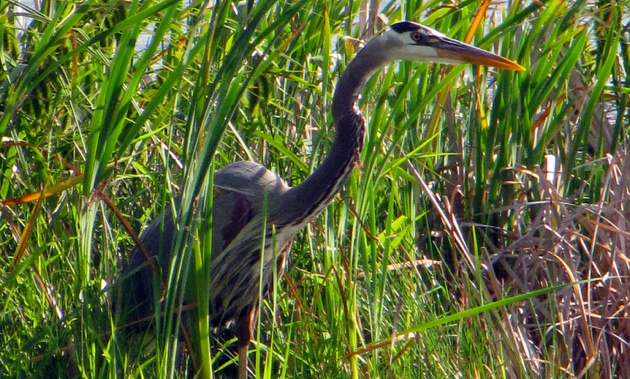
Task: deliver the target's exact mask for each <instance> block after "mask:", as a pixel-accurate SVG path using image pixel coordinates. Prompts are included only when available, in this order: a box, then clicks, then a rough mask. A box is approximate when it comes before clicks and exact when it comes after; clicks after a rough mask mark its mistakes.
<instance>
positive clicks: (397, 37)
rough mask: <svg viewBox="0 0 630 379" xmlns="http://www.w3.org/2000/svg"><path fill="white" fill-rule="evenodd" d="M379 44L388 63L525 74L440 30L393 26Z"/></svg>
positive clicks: (514, 65) (516, 66) (405, 23)
mask: <svg viewBox="0 0 630 379" xmlns="http://www.w3.org/2000/svg"><path fill="white" fill-rule="evenodd" d="M375 40H378V44H379V45H380V46H381V49H382V51H383V53H384V54H385V55H387V58H388V60H407V61H416V62H434V63H446V64H460V63H472V64H478V65H483V66H493V67H498V68H502V69H507V70H516V71H522V70H524V68H523V67H522V66H521V65H519V64H518V63H516V62H513V61H511V60H509V59H507V58H503V57H501V56H499V55H496V54H493V53H490V52H488V51H485V50H482V49H479V48H477V47H474V46H472V45H469V44H466V43H463V42H460V41H457V40H454V39H452V38H449V37H447V36H445V35H444V34H442V33H440V32H438V31H437V30H434V29H431V28H428V27H426V26H423V25H420V24H417V23H415V22H409V21H403V22H398V23H395V24H393V25H391V26H390V27H389V28H388V29H386V30H385V31H383V32H382V33H381V34H380V35H379V36H378V37H377V38H375Z"/></svg>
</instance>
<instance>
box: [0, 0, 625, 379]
mask: <svg viewBox="0 0 630 379" xmlns="http://www.w3.org/2000/svg"><path fill="white" fill-rule="evenodd" d="M362 5H363V4H362V3H360V2H347V1H343V0H342V1H339V2H332V3H330V4H326V5H324V4H321V2H316V1H299V2H298V1H296V2H275V1H260V2H239V3H229V2H226V3H225V4H223V2H217V3H216V4H215V3H209V2H193V3H192V4H190V5H184V4H182V3H181V2H177V1H173V0H167V1H142V2H140V1H137V0H133V1H129V2H119V1H107V0H105V1H100V2H97V1H93V0H87V1H84V2H82V3H74V2H63V1H57V2H49V3H45V6H43V7H42V8H41V9H29V8H19V7H18V6H17V3H16V2H14V1H1V2H0V9H1V10H2V18H3V20H2V22H0V35H1V36H2V38H1V39H0V64H1V65H2V69H1V70H0V135H2V142H1V145H0V174H1V176H0V201H1V203H0V212H1V213H0V246H2V249H1V252H2V253H3V254H1V255H0V294H1V296H2V297H3V299H4V301H3V302H2V310H1V312H0V341H1V344H2V346H3V348H2V350H1V351H0V376H2V377H14V378H20V377H85V378H92V377H99V378H101V377H156V378H163V377H173V376H186V369H185V368H183V367H184V366H186V365H192V363H191V362H190V361H188V360H186V355H185V356H184V358H182V357H181V356H180V355H179V353H178V350H181V343H178V342H177V340H176V339H174V338H172V331H173V330H176V329H177V327H176V326H177V325H179V321H178V319H177V317H175V316H170V314H171V313H169V316H168V317H166V318H164V320H162V321H161V322H162V323H161V324H160V325H158V327H157V328H156V329H155V330H154V331H151V332H149V335H148V336H145V337H148V338H153V337H156V338H155V340H154V343H153V348H150V349H149V348H144V347H141V345H142V344H141V343H140V339H141V338H142V337H143V336H136V337H133V339H132V340H130V339H127V338H121V336H120V335H114V334H112V333H111V331H112V328H113V327H114V320H113V316H112V314H111V312H110V310H109V307H108V306H107V296H108V294H107V292H106V291H104V290H103V288H104V287H105V284H106V283H112V282H113V280H114V279H115V278H116V277H117V275H118V274H119V270H120V262H121V260H123V259H125V258H126V257H128V254H129V252H130V251H131V249H132V248H133V246H134V242H133V238H134V237H135V236H134V234H139V233H140V231H141V230H142V229H143V227H145V226H146V225H148V224H149V222H150V221H151V220H152V219H153V218H154V217H155V215H156V214H158V212H160V211H161V210H163V209H164V208H166V207H170V206H172V198H173V197H174V196H176V195H179V194H181V195H182V201H183V204H184V206H183V209H185V210H186V212H184V213H183V214H181V215H180V217H179V218H178V220H177V221H178V224H179V226H180V228H179V229H180V231H179V232H178V235H177V241H178V244H177V248H176V249H177V251H178V252H180V253H179V254H178V256H179V257H180V258H181V259H179V260H177V261H175V262H174V263H173V265H172V267H171V271H170V272H171V276H170V278H169V283H168V288H169V291H168V292H167V297H166V302H167V303H168V304H169V307H170V308H169V309H175V308H177V306H178V304H179V303H181V298H182V294H183V291H185V290H186V289H185V288H184V287H183V286H179V285H178V283H179V282H180V280H179V279H181V278H182V277H184V276H190V277H191V278H192V282H193V283H196V285H195V287H196V288H195V289H196V291H197V294H198V295H197V296H199V298H200V299H201V300H200V302H203V296H207V293H208V291H209V290H210V289H208V288H207V282H206V281H204V280H203V273H204V272H206V270H207V269H208V267H207V262H208V260H207V259H204V256H205V255H204V254H207V253H209V252H207V251H206V250H204V249H203V248H202V247H203V246H208V239H209V238H210V236H209V235H208V234H209V233H206V232H205V229H204V223H203V222H201V221H200V220H203V219H205V216H204V215H205V214H208V210H209V209H211V205H212V204H211V196H206V195H207V194H211V192H210V191H209V190H208V188H210V187H211V184H212V175H210V174H211V173H212V172H213V171H214V170H215V169H218V168H220V167H222V166H224V165H226V164H228V163H230V162H233V161H236V160H248V159H251V160H255V161H258V162H260V163H262V164H264V165H265V166H266V167H268V168H270V169H272V170H273V171H275V172H276V173H277V174H278V175H280V176H281V177H282V178H284V179H285V180H286V181H287V182H288V183H289V184H291V185H296V184H298V183H300V182H301V181H303V180H304V178H306V177H307V176H308V175H309V173H310V172H311V171H312V170H314V168H316V167H317V166H318V164H319V163H320V162H321V161H322V160H323V158H324V157H325V155H326V152H327V151H328V150H329V149H330V147H331V144H332V140H333V138H334V129H333V127H332V116H331V115H330V113H329V106H330V103H331V100H332V91H333V89H334V84H335V81H336V79H337V78H338V77H339V75H340V73H341V72H342V71H343V68H344V67H345V66H346V64H347V62H348V61H349V60H350V59H351V58H352V57H353V56H354V55H355V53H356V51H357V50H358V49H359V45H358V41H359V40H361V39H365V40H367V39H369V38H370V36H371V35H373V34H374V33H376V32H378V31H379V30H381V29H383V28H384V27H386V25H387V22H385V21H384V20H389V22H395V21H399V20H403V19H408V20H414V21H420V22H422V23H424V24H426V25H427V26H431V27H434V28H436V29H438V30H441V31H442V32H444V33H446V34H447V35H449V36H451V37H453V38H457V39H460V40H463V39H464V38H465V36H466V34H467V33H468V32H470V31H471V30H470V29H471V24H472V22H471V20H472V19H473V18H474V17H475V15H476V14H477V13H478V11H479V9H480V8H479V7H480V4H479V3H478V2H476V1H464V2H460V3H458V4H457V5H456V6H452V4H451V3H448V4H447V3H442V2H440V1H429V2H404V3H403V4H402V5H401V4H396V3H391V4H390V3H387V4H382V10H381V12H382V13H380V14H379V15H380V17H377V16H379V15H377V14H376V13H374V12H370V13H368V14H367V16H365V15H364V16H365V17H363V16H360V10H361V9H362V8H361V7H362ZM447 5H448V6H447ZM628 11H629V4H628V3H627V2H616V1H615V2H609V1H600V2H599V3H598V5H596V6H594V5H593V4H591V3H589V4H586V3H584V2H562V1H545V2H544V6H541V5H540V4H539V3H531V4H530V3H522V2H515V3H514V5H513V6H512V7H510V8H506V7H504V6H503V5H501V4H496V5H495V8H491V9H489V10H488V11H483V10H482V11H481V13H480V16H482V17H483V18H482V20H481V23H480V27H479V28H477V29H476V30H472V32H474V33H473V35H474V39H473V41H472V42H473V44H475V45H477V46H479V47H481V48H485V49H490V50H493V51H496V52H498V53H500V54H501V55H504V56H506V57H509V58H511V59H514V60H516V61H517V62H519V63H520V64H521V65H523V66H524V67H526V71H524V72H521V73H514V72H506V71H497V70H494V69H491V70H488V69H479V68H476V67H467V66H457V67H447V66H439V65H424V64H411V63H400V64H395V65H391V66H388V67H386V68H385V69H384V70H383V71H382V72H380V73H379V74H377V75H375V76H374V77H373V78H372V79H371V80H370V81H369V82H368V83H367V85H366V87H365V90H364V91H363V95H362V97H361V100H360V103H359V106H360V108H361V110H362V112H363V113H364V115H366V118H367V121H366V122H367V126H368V131H367V133H366V146H365V149H364V151H363V153H362V165H361V167H359V168H358V169H356V170H354V172H353V173H352V175H351V178H350V180H349V182H348V184H347V185H346V186H345V189H344V190H343V191H342V192H341V194H340V195H339V196H338V197H337V198H336V199H335V201H334V202H333V203H332V204H331V205H330V207H328V209H327V210H326V211H325V212H324V213H323V214H321V215H320V217H319V218H318V220H317V221H316V222H315V223H313V224H311V225H309V226H308V227H307V228H306V230H305V231H303V232H302V233H300V234H299V235H298V236H297V237H296V239H295V241H294V244H293V248H292V255H291V258H290V260H289V269H288V270H287V272H286V274H285V275H284V277H283V278H280V279H279V281H278V286H277V288H276V290H275V291H273V292H272V293H271V294H270V296H269V297H267V298H266V300H265V302H264V303H263V305H262V308H263V310H262V313H263V315H264V317H262V318H261V321H260V323H259V325H258V329H257V340H258V342H256V343H254V344H252V349H251V354H250V362H252V364H251V365H250V366H251V367H252V369H253V370H254V372H255V373H256V377H260V378H262V377H266V378H276V377H286V378H294V377H295V378H297V377H299V378H304V377H318V378H339V377H352V378H358V377H374V378H380V377H395V378H398V377H401V378H402V377H410V378H411V377H429V378H434V377H435V378H452V377H464V378H468V377H497V378H503V377H504V378H539V377H546V378H556V377H573V376H575V377H585V378H595V377H601V378H608V377H628V376H630V364H629V363H628V362H630V354H629V353H628V351H629V348H630V346H629V345H628V344H629V343H628V341H630V331H628V329H627V326H624V325H625V324H624V323H627V319H628V318H629V317H630V314H629V311H628V304H629V303H630V295H629V291H628V283H629V281H628V279H629V275H630V264H629V263H628V262H629V261H630V260H628V258H629V256H628V254H627V251H628V248H630V238H629V236H628V232H627V231H628V230H630V227H629V226H628V224H627V221H626V216H627V214H628V209H629V206H630V203H629V202H630V179H629V178H630V175H628V173H629V172H630V159H628V157H629V156H630V155H629V147H628V143H629V142H630V140H628V130H627V126H626V125H628V124H629V122H630V120H628V110H627V102H628V93H630V91H629V90H628V88H629V84H628V82H627V78H626V75H625V73H626V72H627V71H628V70H629V69H630V56H628V51H627V49H626V45H627V43H628V41H627V33H625V29H624V28H625V22H626V20H625V18H624V15H626V14H628ZM20 14H22V15H24V14H25V15H28V16H29V17H31V21H29V24H28V25H27V26H26V28H24V29H23V30H18V29H17V28H16V27H15V25H16V23H15V22H16V17H17V16H18V15H20ZM143 33H145V34H148V35H149V36H150V38H149V42H148V43H147V45H146V47H145V48H143V49H141V50H138V49H135V48H134V47H135V46H136V43H137V41H138V39H139V37H140V36H141V35H142V34H143ZM549 157H555V158H556V159H557V162H558V164H557V166H554V165H550V164H547V162H551V161H550V160H549ZM42 194H43V195H42ZM195 199H198V200H199V202H198V204H199V206H198V207H197V212H193V211H192V209H193V207H192V206H191V205H192V203H193V201H194V200H195ZM126 223H128V227H127V226H126ZM191 230H192V231H193V232H192V233H188V232H183V231H191ZM199 241H203V242H204V243H202V244H200V243H199ZM204 316H205V314H204V309H203V308H199V310H198V311H197V312H196V314H195V317H197V318H199V319H203V317H204ZM193 325H194V326H195V327H194V328H193V336H192V337H193V340H194V345H195V347H196V350H197V351H199V352H201V353H199V354H197V364H199V365H201V367H202V368H201V371H200V376H202V377H204V376H211V375H212V371H211V370H210V366H211V362H210V361H211V360H214V359H220V355H221V354H223V353H222V352H223V349H217V346H216V344H217V342H216V341H214V340H209V339H207V338H201V337H199V336H200V335H204V333H206V334H207V333H208V330H207V325H205V324H204V323H203V322H195V321H194V318H193ZM230 342H231V341H230ZM230 342H228V343H230ZM210 350H211V351H212V353H209V351H210ZM233 364H234V363H233V362H231V363H230V362H228V363H226V365H233ZM216 366H217V365H216V364H215V368H216ZM219 375H220V374H219Z"/></svg>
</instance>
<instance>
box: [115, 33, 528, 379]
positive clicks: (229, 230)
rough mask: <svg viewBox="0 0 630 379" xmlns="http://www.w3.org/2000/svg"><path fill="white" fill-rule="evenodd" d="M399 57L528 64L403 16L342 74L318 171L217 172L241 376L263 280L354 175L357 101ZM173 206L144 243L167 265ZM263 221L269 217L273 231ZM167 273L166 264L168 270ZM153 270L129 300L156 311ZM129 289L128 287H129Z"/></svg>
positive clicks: (248, 165)
mask: <svg viewBox="0 0 630 379" xmlns="http://www.w3.org/2000/svg"><path fill="white" fill-rule="evenodd" d="M398 60H407V61H417V62H436V63H446V64H459V63H474V64H479V65H486V66H494V67H498V68H502V69H507V70H523V68H522V67H521V66H520V65H518V64H517V63H515V62H513V61H511V60H508V59H505V58H503V57H500V56H498V55H495V54H492V53H489V52H487V51H484V50H481V49H478V48H476V47H473V46H471V45H468V44H465V43H462V42H459V41H456V40H453V39H451V38H448V37H446V36H445V35H443V34H442V33H439V32H437V31H435V30H433V29H430V28H428V27H426V26H422V25H419V24H416V23H413V22H398V23H396V24H393V25H392V26H391V27H389V28H388V29H386V30H385V31H383V32H382V33H380V34H379V35H378V36H376V37H375V38H374V39H372V40H371V41H370V42H369V43H368V44H367V45H365V47H363V49H362V50H361V51H359V53H358V54H357V56H356V57H355V58H354V59H353V60H352V61H351V62H350V63H349V64H348V67H347V68H346V70H345V71H344V73H343V74H342V75H341V78H340V79H339V81H338V83H337V86H336V88H335V92H334V96H333V102H332V116H333V120H334V124H335V128H336V136H335V141H334V143H333V147H332V150H331V151H330V153H329V154H328V156H327V157H326V159H325V160H324V162H323V163H322V164H321V166H320V167H319V168H318V169H317V170H315V172H313V174H312V175H311V176H309V177H308V178H307V179H306V180H304V181H303V182H302V183H301V184H300V185H298V186H296V187H289V186H287V185H286V183H285V182H284V181H283V180H282V179H281V178H280V177H278V176H277V175H276V174H275V173H273V172H271V171H269V170H267V169H266V168H265V167H263V166H262V165H260V164H258V163H255V162H236V163H232V164H229V165H227V166H225V167H224V168H222V169H220V170H218V171H216V172H215V177H214V186H215V187H214V200H213V201H214V202H213V210H212V224H213V234H212V255H211V256H212V258H211V275H210V277H209V278H208V280H209V281H210V286H209V288H210V289H211V291H212V293H210V304H209V305H208V306H209V313H210V315H211V319H210V324H211V326H213V327H220V326H222V325H225V324H226V323H228V322H231V321H233V322H234V323H235V328H234V331H235V334H236V337H237V338H238V355H239V377H241V378H243V377H246V376H247V349H248V346H249V343H250V340H251V338H252V330H253V326H254V321H255V319H256V317H257V309H258V299H259V289H260V288H259V283H263V285H264V286H265V287H264V288H263V293H264V292H266V291H267V287H268V286H269V285H270V284H271V282H272V274H273V272H274V266H275V267H276V268H277V270H278V271H277V272H282V270H283V267H284V259H285V257H286V254H287V253H288V252H289V249H290V247H291V241H292V239H293V237H294V236H295V235H296V234H297V233H298V232H299V231H300V230H301V229H302V228H304V226H305V225H307V224H308V223H309V222H311V221H313V219H315V217H317V215H318V214H319V213H320V212H321V211H322V210H323V209H324V208H326V206H328V204H329V203H330V202H331V201H332V199H333V197H334V196H335V195H336V194H337V193H338V192H339V190H340V189H341V188H342V186H343V184H344V183H345V182H346V180H347V179H348V176H349V174H350V172H351V171H352V169H353V168H354V166H355V165H356V163H357V162H358V160H359V155H360V153H361V149H362V147H363V135H364V130H365V126H364V119H363V116H361V113H360V112H359V110H358V109H357V108H356V107H355V102H356V100H357V98H358V95H359V91H360V90H361V88H362V86H363V84H364V83H365V81H366V80H367V79H368V78H369V77H370V76H371V75H372V74H373V73H374V72H375V71H376V70H377V69H378V68H379V67H381V66H383V65H385V64H387V63H390V62H394V61H398ZM264 202H266V207H267V208H266V211H265V212H266V213H265V214H263V203H264ZM167 212H169V214H167V215H166V216H165V217H164V218H162V217H157V219H156V221H154V222H153V223H152V224H151V225H150V226H149V227H148V229H147V230H146V231H145V233H144V234H143V236H142V242H143V244H144V246H145V247H146V249H147V250H148V251H149V252H150V253H151V254H154V255H157V258H158V264H161V265H168V264H169V261H170V255H171V250H172V244H173V234H174V224H173V217H172V215H171V214H170V211H167ZM162 219H163V220H164V225H163V229H162V227H161V225H160V224H161V220H162ZM263 219H265V220H266V229H265V230H263ZM272 228H273V229H272ZM273 233H275V234H273ZM272 237H273V238H272ZM263 241H264V242H263ZM274 242H275V246H272V244H273V243H274ZM263 243H264V258H263V260H262V262H261V246H262V244H263ZM160 251H161V252H162V253H161V254H160V253H158V252H160ZM144 263H145V258H144V255H143V254H140V253H139V251H138V249H137V248H136V249H135V251H134V252H133V253H132V259H131V262H130V264H129V266H128V268H127V272H132V271H133V270H137V269H138V268H139V267H140V266H141V265H142V264H144ZM261 264H262V265H263V269H262V271H261V269H260V265H261ZM166 271H167V270H162V272H163V273H164V275H165V273H166ZM261 272H262V276H263V278H262V280H261V278H260V273H261ZM152 275H153V271H152V270H151V269H150V268H147V267H145V268H143V269H141V270H140V271H138V272H137V273H136V274H135V276H133V277H132V279H133V284H134V285H135V291H134V292H132V295H131V298H132V300H131V302H128V303H127V305H126V306H128V307H130V306H132V307H139V308H140V309H144V310H150V309H151V307H152V305H153V294H154V292H153V289H152V285H153V283H154V281H153V278H152ZM164 278H165V277H164ZM125 288H128V287H127V286H126V285H125ZM125 292H128V291H125Z"/></svg>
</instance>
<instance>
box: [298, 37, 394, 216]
mask: <svg viewBox="0 0 630 379" xmlns="http://www.w3.org/2000/svg"><path fill="white" fill-rule="evenodd" d="M369 46H370V45H368V46H367V47H369ZM367 47H366V48H364V49H363V50H361V51H360V52H359V53H358V54H357V56H356V57H355V58H354V59H353V60H352V61H351V62H350V63H349V64H348V66H347V68H346V70H345V71H344V73H343V74H342V75H341V78H340V79H339V81H338V83H337V86H336V88H335V92H334V95H333V102H332V115H333V120H334V123H335V130H336V135H335V141H334V143H333V147H332V149H331V150H330V152H329V154H328V156H327V157H326V159H325V160H324V161H323V162H322V164H321V165H320V166H319V167H318V168H317V170H315V171H314V172H313V174H312V175H311V176H309V177H308V178H307V179H306V180H305V181H304V182H302V183H301V184H300V185H299V186H297V187H295V188H293V189H292V190H291V191H290V192H291V193H292V194H293V196H288V197H287V198H288V199H290V203H289V204H286V205H287V207H289V208H290V209H292V211H293V212H291V213H293V215H294V218H293V219H292V220H291V223H292V224H293V225H296V226H303V225H305V224H306V223H308V222H310V221H312V220H313V219H314V218H315V217H316V216H317V215H318V214H319V213H320V212H321V211H322V210H324V208H326V206H327V205H328V204H329V203H330V202H331V201H332V199H333V198H334V197H335V195H336V194H337V193H338V192H339V191H340V190H341V187H342V186H343V184H344V183H345V182H346V181H347V179H348V176H349V175H350V172H351V171H352V169H353V168H354V166H355V165H356V163H357V162H358V160H359V156H360V153H361V150H362V149H363V137H364V132H365V125H364V123H365V121H364V119H363V117H362V116H361V113H360V112H359V110H358V109H357V108H356V107H355V103H356V101H357V99H358V96H359V92H360V91H361V88H363V85H364V84H365V82H366V81H367V79H369V77H370V76H371V75H372V74H373V73H374V72H375V71H376V70H377V69H378V68H379V67H380V66H382V65H383V64H384V63H386V61H387V60H386V59H382V57H381V56H380V54H370V52H369V51H366V50H367ZM376 50H377V51H378V49H376Z"/></svg>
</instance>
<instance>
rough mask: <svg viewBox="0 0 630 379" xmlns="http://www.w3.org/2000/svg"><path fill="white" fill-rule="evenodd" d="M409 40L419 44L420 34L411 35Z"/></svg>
mask: <svg viewBox="0 0 630 379" xmlns="http://www.w3.org/2000/svg"><path fill="white" fill-rule="evenodd" d="M411 39H412V40H414V41H415V42H419V41H420V40H421V39H422V34H421V33H420V32H413V33H411Z"/></svg>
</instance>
